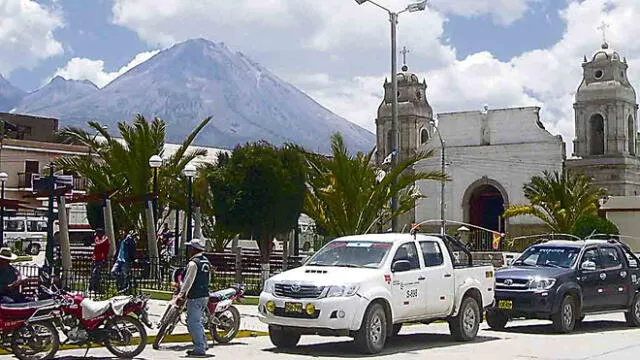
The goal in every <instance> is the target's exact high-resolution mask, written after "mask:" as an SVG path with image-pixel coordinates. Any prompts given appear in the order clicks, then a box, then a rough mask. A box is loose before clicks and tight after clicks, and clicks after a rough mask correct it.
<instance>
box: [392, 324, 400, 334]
mask: <svg viewBox="0 0 640 360" xmlns="http://www.w3.org/2000/svg"><path fill="white" fill-rule="evenodd" d="M400 330H402V324H393V331H392V332H391V334H393V336H398V333H400Z"/></svg>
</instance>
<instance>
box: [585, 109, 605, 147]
mask: <svg viewBox="0 0 640 360" xmlns="http://www.w3.org/2000/svg"><path fill="white" fill-rule="evenodd" d="M589 153H590V154H591V155H602V154H604V118H603V117H602V115H600V114H595V115H593V116H591V119H589Z"/></svg>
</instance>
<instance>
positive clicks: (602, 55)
mask: <svg viewBox="0 0 640 360" xmlns="http://www.w3.org/2000/svg"><path fill="white" fill-rule="evenodd" d="M582 68H583V77H582V79H581V82H580V86H579V88H578V90H577V92H576V102H575V104H574V109H575V127H576V139H575V141H574V154H573V155H574V157H573V158H572V159H568V160H567V159H566V156H565V155H566V154H565V143H564V142H563V139H562V138H561V137H560V136H554V135H552V134H550V133H549V132H548V131H546V130H545V128H544V126H543V124H542V121H541V119H540V116H539V111H540V109H539V108H537V107H523V108H511V109H489V108H488V107H485V109H484V110H478V111H463V112H451V113H443V114H438V116H437V118H438V121H437V123H438V125H437V126H438V129H439V130H440V134H441V135H442V138H443V139H444V141H445V143H446V146H445V162H446V173H447V174H448V175H449V176H450V177H451V178H452V181H449V182H447V183H446V187H445V195H444V203H445V204H446V209H445V218H446V219H448V220H454V221H462V222H465V223H471V224H473V225H477V226H481V227H483V228H487V229H490V230H493V231H498V232H506V233H509V234H510V235H511V236H517V235H524V234H530V233H539V232H544V231H546V227H545V226H544V225H543V224H542V223H541V222H540V221H539V220H538V219H536V218H533V217H516V218H511V219H504V218H503V217H502V214H503V212H504V209H505V208H506V207H507V206H509V205H515V204H526V203H527V200H526V199H525V197H524V193H523V185H524V184H525V183H527V182H529V181H530V180H531V177H533V176H535V175H540V174H541V173H542V172H543V171H545V170H547V171H556V170H558V171H560V170H563V169H564V168H567V169H570V170H573V171H577V172H582V173H585V174H586V175H587V176H589V177H591V178H593V179H594V183H595V185H596V186H599V187H602V188H605V189H606V190H607V191H608V193H609V194H610V195H619V196H625V195H627V196H628V195H640V158H639V157H638V154H637V150H638V145H639V144H640V142H639V141H640V140H638V124H637V110H638V104H637V101H636V92H635V90H634V88H633V86H632V85H631V84H630V83H629V80H628V77H627V69H628V64H627V61H626V59H624V58H623V57H621V56H620V54H618V53H617V52H615V51H613V50H611V49H610V48H609V45H608V44H606V43H605V44H603V45H602V46H601V48H600V49H599V50H597V51H596V52H595V54H594V55H593V56H592V57H591V60H590V61H588V60H587V58H586V56H585V58H584V61H583V64H582ZM426 88H427V86H426V83H425V82H424V81H423V82H419V81H418V78H417V76H416V75H415V74H412V73H410V72H408V71H407V69H406V68H404V69H403V72H401V73H400V74H398V92H399V106H398V121H399V128H400V132H399V137H400V139H399V158H400V159H406V158H407V157H408V156H409V155H410V154H411V153H412V152H414V151H416V150H424V149H428V148H431V149H435V150H437V152H438V153H437V155H436V156H434V157H433V158H432V159H429V160H427V161H424V162H422V163H421V164H419V165H418V166H417V169H419V170H439V169H440V147H441V146H440V142H439V139H438V138H437V136H434V135H436V134H435V132H434V131H433V130H434V129H433V127H432V125H431V120H432V119H433V110H432V108H431V106H430V105H429V103H428V101H427V98H426V96H425V91H426ZM384 89H385V97H384V100H383V103H382V104H381V105H380V108H379V109H378V117H377V119H376V128H377V153H376V160H377V161H378V163H379V164H380V163H381V162H382V160H383V159H385V157H386V156H387V155H388V154H389V153H390V151H391V149H390V145H389V144H390V135H389V130H390V126H391V91H390V90H391V84H389V83H388V82H386V81H385V84H384ZM435 91H437V89H436V90H435ZM419 189H420V192H421V193H422V194H425V195H428V196H429V197H428V198H427V199H423V200H421V201H420V202H419V203H418V204H417V206H416V208H415V209H414V211H413V212H410V213H408V214H407V215H406V216H405V217H403V218H402V219H401V221H400V226H401V227H402V226H403V225H404V224H410V223H412V222H422V221H424V220H428V219H439V218H440V184H439V183H437V182H422V183H420V184H419ZM614 222H615V221H614ZM431 225H433V226H426V227H427V228H431V229H432V230H435V229H437V228H438V226H439V225H438V224H437V223H431ZM456 227H457V226H456ZM622 227H623V228H624V227H625V226H622ZM475 235H476V237H475V238H474V234H473V233H472V234H471V239H472V240H473V241H475V244H476V248H480V249H485V248H487V247H489V246H490V243H491V234H490V233H489V232H486V231H479V232H477V234H475Z"/></svg>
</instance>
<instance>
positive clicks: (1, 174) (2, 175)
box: [0, 171, 9, 182]
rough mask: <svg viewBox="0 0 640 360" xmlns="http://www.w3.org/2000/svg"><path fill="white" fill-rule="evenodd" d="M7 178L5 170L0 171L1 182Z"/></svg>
mask: <svg viewBox="0 0 640 360" xmlns="http://www.w3.org/2000/svg"><path fill="white" fill-rule="evenodd" d="M8 179H9V174H7V173H6V172H4V171H3V172H0V181H1V182H5V181H7V180H8Z"/></svg>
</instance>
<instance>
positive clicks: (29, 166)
mask: <svg viewBox="0 0 640 360" xmlns="http://www.w3.org/2000/svg"><path fill="white" fill-rule="evenodd" d="M24 172H25V173H27V174H39V173H40V162H39V161H34V160H25V162H24Z"/></svg>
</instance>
